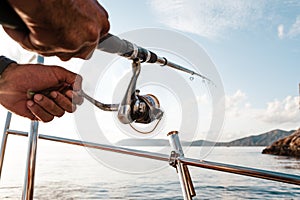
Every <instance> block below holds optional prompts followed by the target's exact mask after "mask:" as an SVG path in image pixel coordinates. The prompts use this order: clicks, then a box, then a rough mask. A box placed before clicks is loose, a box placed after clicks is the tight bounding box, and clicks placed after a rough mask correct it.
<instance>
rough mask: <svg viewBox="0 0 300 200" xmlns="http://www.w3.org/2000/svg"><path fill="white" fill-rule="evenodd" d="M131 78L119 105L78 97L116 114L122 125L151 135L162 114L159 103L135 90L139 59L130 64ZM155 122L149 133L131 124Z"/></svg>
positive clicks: (139, 68)
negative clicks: (127, 125)
mask: <svg viewBox="0 0 300 200" xmlns="http://www.w3.org/2000/svg"><path fill="white" fill-rule="evenodd" d="M132 72H133V74H132V77H131V80H130V82H129V85H128V87H127V90H126V92H125V95H124V97H123V99H122V102H121V103H120V104H103V103H101V102H99V101H97V100H95V99H93V98H92V97H90V96H89V95H87V94H86V93H85V92H83V91H80V95H81V96H83V97H84V98H85V99H87V100H88V101H90V102H91V103H92V104H94V105H95V106H97V107H98V108H100V109H101V110H104V111H114V112H118V114H117V118H118V120H119V121H120V122H121V123H122V124H129V125H130V126H131V127H132V128H133V129H134V130H136V131H137V132H139V133H151V132H152V131H153V130H154V129H155V127H156V126H157V125H158V123H159V121H160V120H161V119H162V117H163V114H164V112H163V111H162V110H161V109H160V103H159V100H158V98H157V97H156V96H154V95H153V94H145V95H141V94H140V90H138V89H136V83H137V80H138V77H139V75H140V72H141V61H140V59H134V60H133V62H132ZM156 120H157V124H156V125H155V127H154V129H153V130H152V131H149V132H142V131H139V130H137V129H136V128H134V127H133V126H132V125H131V124H132V123H140V124H150V123H152V122H154V121H156Z"/></svg>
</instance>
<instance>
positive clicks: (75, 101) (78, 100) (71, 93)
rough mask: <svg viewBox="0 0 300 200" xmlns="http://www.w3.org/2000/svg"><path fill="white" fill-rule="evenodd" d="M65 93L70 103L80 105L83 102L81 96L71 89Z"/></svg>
mask: <svg viewBox="0 0 300 200" xmlns="http://www.w3.org/2000/svg"><path fill="white" fill-rule="evenodd" d="M65 95H66V96H67V97H68V98H69V99H71V100H72V103H73V104H75V105H81V104H82V103H83V97H82V96H80V95H78V94H77V93H76V92H74V91H72V90H68V91H66V93H65Z"/></svg>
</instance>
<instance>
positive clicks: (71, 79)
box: [53, 67, 82, 91]
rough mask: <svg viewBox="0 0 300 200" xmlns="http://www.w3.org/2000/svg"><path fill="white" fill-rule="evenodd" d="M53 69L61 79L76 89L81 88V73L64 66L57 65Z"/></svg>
mask: <svg viewBox="0 0 300 200" xmlns="http://www.w3.org/2000/svg"><path fill="white" fill-rule="evenodd" d="M53 69H54V73H55V75H56V77H57V79H58V80H59V81H61V82H65V83H67V84H70V85H71V86H72V88H73V90H74V91H80V90H81V85H82V77H81V76H80V75H78V74H75V73H73V72H70V71H68V70H66V69H64V68H62V67H56V68H53Z"/></svg>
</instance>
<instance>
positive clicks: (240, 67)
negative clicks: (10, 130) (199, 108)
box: [0, 0, 300, 141]
mask: <svg viewBox="0 0 300 200" xmlns="http://www.w3.org/2000/svg"><path fill="white" fill-rule="evenodd" d="M99 2H100V4H102V5H103V6H104V8H106V10H107V11H108V13H109V16H110V17H109V19H110V23H111V30H110V32H111V33H113V34H115V35H118V34H121V33H124V32H127V31H131V30H136V29H142V28H149V27H150V28H163V29H167V30H172V31H177V32H180V33H181V34H183V35H185V36H187V37H189V38H191V39H192V40H194V41H195V42H196V43H198V44H199V45H201V46H202V47H203V49H205V51H206V52H207V54H208V55H209V57H210V58H211V60H212V61H213V62H214V64H215V66H216V68H217V70H218V72H219V75H220V77H221V79H222V81H223V86H224V89H225V95H226V118H225V122H224V125H223V129H222V135H221V137H220V140H223V141H230V140H233V139H237V138H240V137H244V136H249V135H255V134H259V133H263V132H266V131H270V130H273V129H284V130H291V129H298V128H299V127H300V125H299V122H300V110H299V97H298V95H299V94H298V93H299V89H298V84H299V83H300V79H299V74H300V2H299V1H297V0H261V1H254V0H251V1H246V0H215V1H202V0H164V1H161V0H160V1H159V0H144V1H139V0H130V1H117V0H101V1H99ZM0 36H1V40H2V42H1V44H0V50H1V51H0V52H1V53H3V54H4V55H8V56H11V57H13V58H15V59H20V60H22V62H26V60H29V59H30V56H31V54H28V53H25V52H23V51H22V50H20V47H18V46H17V45H16V44H13V42H12V41H10V40H9V39H8V38H7V37H5V36H4V33H1V35H0ZM2 38H3V39H2ZM166 39H167V38H166ZM7 47H9V48H7ZM16 49H17V50H16ZM16 52H19V54H17V53H16ZM20 52H21V53H20ZM20 55H21V56H20ZM46 63H51V64H53V63H54V64H58V65H62V66H65V67H67V68H68V69H70V70H72V71H75V72H76V70H78V68H79V67H78V65H80V64H82V62H80V61H78V60H71V61H70V62H67V63H62V62H59V61H58V59H56V58H49V59H46ZM78 63H80V64H78ZM74 65H75V67H72V66H74ZM70 66H71V67H70ZM0 113H1V114H0V117H1V121H3V122H2V123H3V124H4V120H2V119H4V118H5V113H6V112H5V110H4V109H3V108H1V110H0ZM71 118H72V115H67V116H64V117H63V118H60V119H55V120H54V121H53V122H51V123H52V125H51V123H50V125H49V124H46V125H42V126H45V127H56V128H54V130H55V131H62V132H64V133H65V134H66V137H67V136H71V137H76V136H74V135H72V132H73V131H74V130H75V129H76V128H74V127H75V125H74V124H72V122H71V121H72V120H71ZM18 120H19V121H22V123H21V124H23V123H24V124H25V123H27V121H26V120H25V121H24V120H23V119H20V118H18ZM65 123H68V124H69V125H68V126H60V125H59V124H65ZM73 123H74V122H73ZM0 126H1V127H2V125H0ZM1 127H0V128H1ZM23 127H24V126H23ZM28 127H29V125H28ZM61 129H62V130H61ZM45 130H47V129H45ZM75 131H76V130H75Z"/></svg>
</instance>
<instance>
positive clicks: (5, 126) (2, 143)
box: [0, 112, 11, 179]
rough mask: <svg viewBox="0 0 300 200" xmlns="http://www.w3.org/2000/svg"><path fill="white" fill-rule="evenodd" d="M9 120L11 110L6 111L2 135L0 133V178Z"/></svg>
mask: <svg viewBox="0 0 300 200" xmlns="http://www.w3.org/2000/svg"><path fill="white" fill-rule="evenodd" d="M10 121H11V112H7V115H6V121H5V125H4V130H3V135H2V142H1V151H0V179H1V172H2V167H3V161H4V155H5V150H6V143H7V138H8V134H7V130H8V129H9V126H10Z"/></svg>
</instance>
